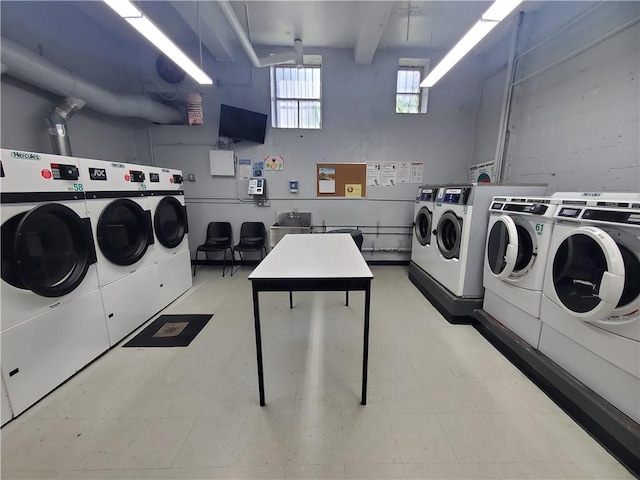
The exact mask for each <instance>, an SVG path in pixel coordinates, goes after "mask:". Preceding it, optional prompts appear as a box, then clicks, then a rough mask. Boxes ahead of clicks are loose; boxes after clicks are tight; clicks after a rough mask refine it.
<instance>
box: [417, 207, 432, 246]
mask: <svg viewBox="0 0 640 480" xmlns="http://www.w3.org/2000/svg"><path fill="white" fill-rule="evenodd" d="M432 221H433V214H432V213H431V210H429V209H428V208H427V207H422V208H421V209H420V210H418V214H417V215H416V222H415V227H414V229H415V235H416V240H418V242H419V243H420V245H422V246H425V245H431V228H432Z"/></svg>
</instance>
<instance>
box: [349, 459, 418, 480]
mask: <svg viewBox="0 0 640 480" xmlns="http://www.w3.org/2000/svg"><path fill="white" fill-rule="evenodd" d="M344 469H345V473H346V476H347V478H348V479H350V480H403V479H405V478H407V477H406V476H405V474H404V468H403V466H402V465H401V464H398V463H378V464H362V465H358V464H353V463H347V464H345V466H344Z"/></svg>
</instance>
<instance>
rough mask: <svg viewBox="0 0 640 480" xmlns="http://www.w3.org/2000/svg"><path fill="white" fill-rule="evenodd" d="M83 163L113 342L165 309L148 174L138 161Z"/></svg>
mask: <svg viewBox="0 0 640 480" xmlns="http://www.w3.org/2000/svg"><path fill="white" fill-rule="evenodd" d="M80 168H81V171H82V174H83V176H84V177H85V178H86V180H85V194H86V203H87V213H88V215H89V218H90V219H91V223H92V225H93V236H94V238H95V243H96V247H95V250H96V255H97V260H98V263H97V272H98V282H99V284H100V291H101V293H102V301H103V303H104V309H105V313H106V315H107V327H108V330H109V341H110V343H111V345H112V346H113V345H115V344H116V343H118V342H119V341H120V340H122V339H123V338H124V337H125V336H126V335H128V334H129V333H131V332H132V331H133V330H135V329H136V328H138V327H139V326H140V325H142V324H143V323H144V322H146V321H147V320H148V319H149V318H150V317H151V316H153V314H155V313H156V312H157V311H158V310H160V308H161V307H160V303H161V302H160V298H159V295H158V289H159V280H158V270H157V267H156V263H155V257H154V248H153V247H154V235H153V225H152V220H151V212H150V211H149V202H148V199H147V182H146V180H147V179H146V174H145V172H144V170H143V167H142V166H140V165H132V164H125V163H119V162H106V161H102V160H91V159H80Z"/></svg>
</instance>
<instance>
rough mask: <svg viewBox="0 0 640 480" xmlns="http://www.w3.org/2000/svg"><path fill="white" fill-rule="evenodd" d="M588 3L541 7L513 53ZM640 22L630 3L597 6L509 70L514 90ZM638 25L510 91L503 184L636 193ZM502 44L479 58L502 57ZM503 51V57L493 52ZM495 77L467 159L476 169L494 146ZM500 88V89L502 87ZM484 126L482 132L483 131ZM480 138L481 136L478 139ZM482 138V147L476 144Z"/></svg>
mask: <svg viewBox="0 0 640 480" xmlns="http://www.w3.org/2000/svg"><path fill="white" fill-rule="evenodd" d="M595 6H596V4H594V3H592V2H549V3H548V4H546V5H544V6H543V7H541V8H540V9H539V10H537V11H536V12H534V13H532V14H529V15H527V16H526V17H525V22H524V25H523V30H522V35H521V42H520V47H519V50H520V51H521V52H523V51H525V50H527V49H528V48H530V47H531V46H533V45H535V44H537V43H538V42H540V41H541V40H542V39H544V38H546V37H547V36H548V35H550V34H551V33H553V32H554V31H556V30H557V29H559V28H560V27H562V26H563V25H565V24H566V23H568V22H569V21H570V20H572V19H574V18H576V17H577V16H578V15H580V14H582V13H584V12H586V11H588V10H589V9H591V8H593V7H595ZM639 14H640V4H639V3H638V2H606V3H605V4H603V5H601V6H599V7H597V8H596V9H595V10H594V11H593V12H592V13H589V14H588V15H587V16H585V18H583V19H582V20H580V21H578V22H576V23H575V25H573V26H571V27H569V28H568V29H566V30H565V31H563V32H562V33H560V34H559V35H557V36H556V37H555V38H553V39H551V40H549V41H548V42H546V43H545V44H543V45H542V46H540V47H539V48H537V49H536V50H534V51H533V52H531V53H530V54H528V55H526V56H524V57H523V58H522V59H521V60H520V61H519V62H518V68H517V70H516V81H517V80H518V79H522V78H524V77H525V76H527V75H529V74H531V73H533V72H536V71H537V70H539V69H541V68H543V67H545V66H547V65H549V64H551V63H552V62H553V61H555V60H556V59H559V58H561V57H564V56H567V55H569V54H570V53H571V52H573V51H574V50H576V49H578V48H581V47H583V46H585V45H587V44H589V43H590V42H592V41H593V40H595V39H597V38H599V37H601V36H603V35H605V34H607V33H608V32H611V31H613V30H614V29H615V28H617V27H618V26H620V25H623V24H625V23H626V22H629V21H630V20H632V19H634V18H636V17H637V16H638V15H639ZM639 34H640V28H639V27H638V24H637V23H636V24H635V25H633V26H631V27H629V28H627V29H625V30H624V31H622V32H620V33H618V34H616V35H614V36H612V37H611V38H608V39H607V40H604V41H602V42H601V43H599V44H597V45H594V46H593V47H591V48H589V49H587V50H586V51H584V52H583V53H581V54H579V55H575V56H572V57H571V58H569V59H568V60H566V61H565V62H563V63H561V64H559V65H557V66H554V67H552V68H550V69H549V70H547V71H546V72H544V73H542V74H540V75H538V76H536V77H534V78H532V79H530V80H528V81H526V82H523V83H521V84H519V85H517V86H516V87H515V89H514V100H513V106H512V112H511V117H510V122H509V131H510V139H509V144H508V149H507V156H506V162H505V164H504V176H503V179H504V181H509V182H546V183H548V184H549V190H550V191H551V192H553V191H558V190H565V191H572V190H578V191H584V190H594V191H598V190H610V191H636V192H637V191H639V190H640V162H639V158H640V152H639V145H640V139H639V131H640V125H639V122H638V117H639V111H640V109H639V107H638V106H639V105H640V94H639V92H640V88H639V83H638V74H639V73H640V72H639V64H640V57H639V55H638V53H639V51H638V45H639V44H640V43H639V42H640V41H639V37H640V35H639ZM505 46H506V41H505V42H502V43H501V44H499V45H497V46H496V47H495V48H494V49H492V50H491V51H489V52H487V54H486V55H485V59H484V60H485V68H484V70H485V71H491V69H490V68H488V67H486V65H487V64H490V63H492V64H494V65H495V62H496V58H497V57H501V56H503V58H504V59H505V60H504V61H505V63H506V54H507V49H506V48H505ZM500 52H502V53H500ZM504 74H505V71H504V70H502V71H501V72H499V73H498V74H496V75H495V76H493V77H491V78H487V79H485V81H484V84H483V90H482V102H481V110H480V112H479V114H478V121H477V123H476V143H475V149H474V158H475V159H476V160H477V161H483V160H484V159H485V158H486V157H487V156H488V154H489V153H490V150H489V149H488V148H487V147H488V145H489V144H490V142H489V139H490V138H492V139H494V141H495V139H497V130H496V131H494V126H495V125H498V123H499V115H500V112H499V110H496V109H495V107H496V105H498V104H499V102H501V100H502V94H503V91H504V89H503V88H498V85H496V82H497V80H496V79H497V77H500V76H502V79H504ZM503 87H504V85H503ZM487 125H489V126H490V128H488V129H487V127H486V126H487ZM483 130H488V131H483ZM479 137H481V138H482V140H479V139H478V138H479Z"/></svg>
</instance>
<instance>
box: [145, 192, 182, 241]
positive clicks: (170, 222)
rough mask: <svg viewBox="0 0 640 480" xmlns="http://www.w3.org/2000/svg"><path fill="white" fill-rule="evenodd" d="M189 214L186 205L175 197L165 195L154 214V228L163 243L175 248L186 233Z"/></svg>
mask: <svg viewBox="0 0 640 480" xmlns="http://www.w3.org/2000/svg"><path fill="white" fill-rule="evenodd" d="M186 227H187V216H186V215H185V211H184V207H183V206H182V205H181V204H180V202H179V201H178V200H176V199H175V198H174V197H164V198H163V199H162V200H160V202H159V203H158V206H157V208H156V212H155V215H154V216H153V228H154V230H155V232H156V237H158V241H159V242H160V244H161V245H163V246H164V247H167V248H175V247H177V246H178V245H180V243H181V242H182V239H183V238H184V235H185V233H186Z"/></svg>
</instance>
